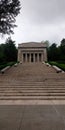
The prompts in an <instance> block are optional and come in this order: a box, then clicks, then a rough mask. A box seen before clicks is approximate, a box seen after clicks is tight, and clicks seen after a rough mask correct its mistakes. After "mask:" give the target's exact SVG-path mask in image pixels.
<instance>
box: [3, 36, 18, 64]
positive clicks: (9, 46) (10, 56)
mask: <svg viewBox="0 0 65 130" xmlns="http://www.w3.org/2000/svg"><path fill="white" fill-rule="evenodd" d="M4 55H5V59H6V61H7V62H11V61H17V49H16V46H15V41H13V40H12V39H11V38H10V37H9V38H8V39H7V40H6V42H5V48H4Z"/></svg>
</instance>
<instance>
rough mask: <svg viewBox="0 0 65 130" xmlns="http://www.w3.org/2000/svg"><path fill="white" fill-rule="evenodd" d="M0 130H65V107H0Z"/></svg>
mask: <svg viewBox="0 0 65 130" xmlns="http://www.w3.org/2000/svg"><path fill="white" fill-rule="evenodd" d="M0 130H65V105H20V106H4V105H3V106H0Z"/></svg>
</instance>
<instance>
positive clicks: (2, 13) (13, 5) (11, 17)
mask: <svg viewBox="0 0 65 130" xmlns="http://www.w3.org/2000/svg"><path fill="white" fill-rule="evenodd" d="M19 13H20V1H19V0H0V33H1V34H10V33H13V28H14V27H16V25H15V21H16V19H15V18H16V16H17V15H18V14H19Z"/></svg>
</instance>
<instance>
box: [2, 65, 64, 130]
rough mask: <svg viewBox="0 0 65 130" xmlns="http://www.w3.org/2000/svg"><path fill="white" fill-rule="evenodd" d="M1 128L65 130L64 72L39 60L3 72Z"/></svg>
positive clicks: (3, 129) (7, 129) (9, 129)
mask: <svg viewBox="0 0 65 130" xmlns="http://www.w3.org/2000/svg"><path fill="white" fill-rule="evenodd" d="M51 90H52V91H51ZM42 92H43V95H42V96H41V94H42ZM22 93H23V94H22ZM29 93H31V95H32V96H30V95H29ZM26 94H27V95H26ZM34 94H35V95H36V96H35V95H34ZM54 94H55V95H54ZM24 97H25V99H24ZM40 97H41V99H42V100H41V99H40ZM45 98H46V99H47V100H46V99H45ZM54 99H55V100H54ZM58 99H59V100H58ZM63 99H64V100H63ZM0 130H65V73H63V74H62V73H58V74H57V73H56V71H55V70H54V69H53V68H52V67H47V66H45V65H44V64H41V63H40V64H22V65H18V66H17V67H12V68H11V69H9V70H8V71H6V72H5V74H3V75H2V74H0Z"/></svg>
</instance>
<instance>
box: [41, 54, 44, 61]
mask: <svg viewBox="0 0 65 130" xmlns="http://www.w3.org/2000/svg"><path fill="white" fill-rule="evenodd" d="M43 57H44V53H42V54H41V61H42V62H43V60H44V58H43Z"/></svg>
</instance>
